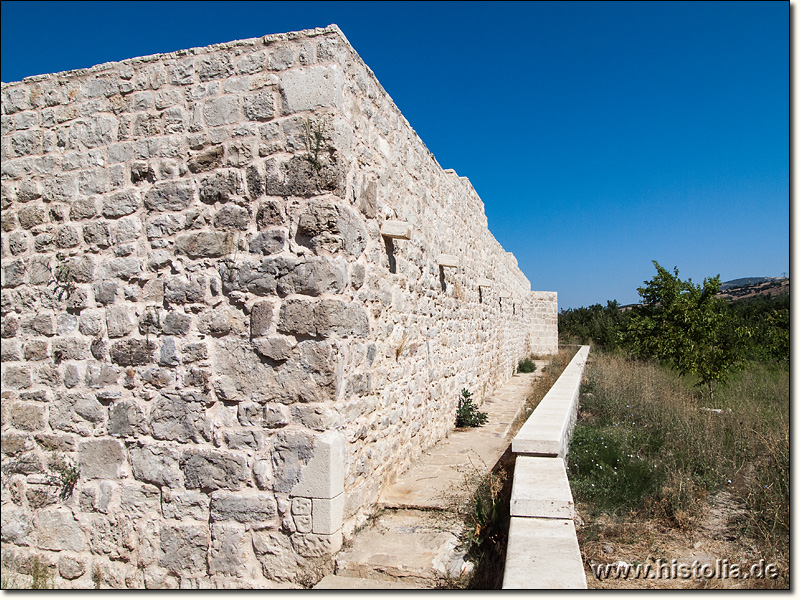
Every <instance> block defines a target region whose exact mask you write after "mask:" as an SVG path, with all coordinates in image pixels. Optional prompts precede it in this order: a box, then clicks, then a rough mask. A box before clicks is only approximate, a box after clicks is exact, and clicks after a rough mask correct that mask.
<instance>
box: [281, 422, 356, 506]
mask: <svg viewBox="0 0 800 600" xmlns="http://www.w3.org/2000/svg"><path fill="white" fill-rule="evenodd" d="M276 448H277V443H276ZM304 452H305V454H304V455H308V450H305V451H304ZM344 470H345V439H344V436H343V435H342V434H341V433H339V432H338V431H326V432H324V433H322V434H319V435H316V436H314V438H313V446H312V448H311V452H310V457H309V458H308V461H307V462H305V463H304V464H303V465H302V468H300V469H299V476H298V478H297V483H295V484H294V485H293V486H292V488H291V490H290V494H291V495H292V496H303V497H306V498H322V499H332V498H336V497H337V496H339V495H340V494H342V493H343V492H344ZM321 510H322V509H321ZM320 514H321V513H320Z"/></svg>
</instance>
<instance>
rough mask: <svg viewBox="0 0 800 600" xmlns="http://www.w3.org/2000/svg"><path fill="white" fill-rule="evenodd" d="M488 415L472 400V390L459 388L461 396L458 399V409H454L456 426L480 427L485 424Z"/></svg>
mask: <svg viewBox="0 0 800 600" xmlns="http://www.w3.org/2000/svg"><path fill="white" fill-rule="evenodd" d="M488 420H489V416H488V415H487V414H486V413H485V412H480V411H479V410H478V407H477V406H475V404H474V403H473V402H472V392H470V391H468V390H466V389H463V390H461V398H459V399H458V409H457V410H456V427H480V426H481V425H485V424H486V422H487V421H488Z"/></svg>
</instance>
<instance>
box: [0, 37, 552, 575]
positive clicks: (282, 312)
mask: <svg viewBox="0 0 800 600" xmlns="http://www.w3.org/2000/svg"><path fill="white" fill-rule="evenodd" d="M2 288H3V289H2V386H3V392H2V565H3V572H4V574H5V573H21V574H28V575H30V573H31V571H32V569H33V565H34V560H36V561H38V563H39V564H40V565H43V566H45V567H47V568H49V572H50V573H52V574H53V576H54V583H55V585H56V586H57V587H93V586H94V585H95V584H99V585H102V586H103V587H106V586H110V587H117V588H119V587H143V586H144V587H177V586H181V587H208V586H218V587H225V586H228V587H243V586H252V587H270V586H273V585H280V584H292V585H294V584H297V583H302V582H305V581H310V580H312V579H313V578H314V577H315V576H316V575H315V574H319V573H320V572H322V571H324V570H325V569H326V568H329V566H330V561H329V557H330V555H331V553H332V552H335V551H336V550H337V549H338V548H339V547H340V545H341V543H342V539H343V538H346V537H347V536H348V535H350V534H351V533H352V531H353V529H354V528H356V527H357V526H359V525H361V524H363V523H364V521H365V519H366V516H367V515H368V513H369V512H370V510H371V507H372V506H373V505H374V503H375V501H376V500H377V498H378V495H379V493H380V491H381V489H382V488H383V487H384V486H385V485H386V484H387V483H388V482H390V481H391V479H392V478H393V477H394V476H395V475H396V474H397V473H399V472H401V471H402V470H403V469H405V468H406V467H407V466H408V465H409V464H410V463H411V461H412V460H413V459H414V458H416V457H417V456H419V454H420V453H421V452H422V451H424V450H425V449H426V448H427V447H429V446H430V445H432V444H434V443H435V442H436V441H438V440H439V439H441V438H442V437H444V436H446V435H447V433H448V432H449V431H450V430H452V428H453V423H454V413H455V408H456V404H457V395H458V392H459V390H460V389H461V388H468V389H470V390H471V391H473V392H474V393H475V395H476V398H477V399H478V400H479V401H481V400H482V399H484V398H485V397H486V396H487V395H489V394H490V393H491V392H492V391H493V390H494V389H495V388H496V387H497V386H499V385H500V384H502V383H503V382H504V381H506V380H507V379H508V378H509V377H510V376H511V375H512V373H513V371H514V367H515V365H516V362H517V361H518V360H519V359H520V358H521V357H523V356H525V355H526V354H528V353H531V352H533V353H539V354H546V353H550V352H553V351H555V349H556V346H557V331H556V312H557V308H556V306H557V302H556V295H555V293H552V292H531V291H530V283H529V282H528V280H527V279H526V277H525V276H524V275H523V273H522V272H521V271H520V270H519V268H518V267H517V264H516V260H515V259H514V257H513V256H512V255H511V254H510V253H507V252H505V251H504V250H503V248H502V247H501V246H500V245H499V244H498V242H497V241H496V240H495V239H494V237H493V236H492V234H491V233H490V232H489V230H488V228H487V221H486V216H485V214H484V210H483V203H482V202H481V200H480V198H479V197H478V196H477V194H476V193H475V191H474V189H473V188H472V186H471V185H470V183H469V182H468V181H467V180H466V179H465V178H461V177H458V176H457V175H456V174H455V172H454V171H451V170H442V169H441V167H440V166H439V165H438V164H437V162H436V160H435V159H434V158H433V156H432V155H431V154H430V152H429V151H428V150H427V149H426V147H425V145H424V144H423V143H422V141H421V140H420V139H419V137H418V136H417V135H416V134H415V133H414V131H413V129H412V128H411V127H410V126H409V124H408V123H407V122H406V120H405V119H404V117H403V116H402V114H401V113H400V112H399V110H398V109H397V107H396V106H395V105H394V103H393V102H392V100H391V99H390V98H389V96H388V95H387V94H386V92H385V91H384V90H383V88H382V87H381V86H380V84H379V83H378V82H377V80H376V79H375V77H374V75H373V74H372V72H371V71H370V70H369V69H368V68H367V67H366V66H365V65H364V63H363V62H362V61H361V59H360V58H359V57H358V55H357V54H356V53H355V51H354V50H353V49H352V47H351V46H350V45H349V43H348V42H347V40H346V39H345V38H344V36H343V35H342V33H341V32H340V31H339V30H338V28H336V27H335V26H331V27H328V28H325V29H317V30H309V31H304V32H298V33H291V34H282V35H272V36H267V37H265V38H259V39H253V40H245V41H239V42H232V43H229V44H220V45H215V46H209V47H207V48H201V49H193V50H186V51H180V52H175V53H171V54H165V55H157V56H150V57H144V58H137V59H132V60H126V61H122V62H119V63H109V64H104V65H99V66H97V67H93V68H91V69H86V70H80V71H72V72H67V73H59V74H55V75H43V76H37V77H32V78H27V79H25V80H24V81H22V82H19V83H12V84H3V87H2Z"/></svg>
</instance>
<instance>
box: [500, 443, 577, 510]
mask: <svg viewBox="0 0 800 600" xmlns="http://www.w3.org/2000/svg"><path fill="white" fill-rule="evenodd" d="M511 516H512V517H538V518H544V519H572V518H574V517H575V503H574V502H573V501H572V491H571V490H570V489H569V481H568V480H567V470H566V467H565V465H564V461H563V460H561V459H560V458H545V457H541V456H518V457H517V462H516V465H515V467H514V485H513V490H512V492H511Z"/></svg>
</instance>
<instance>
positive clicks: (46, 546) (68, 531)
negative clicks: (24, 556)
mask: <svg viewBox="0 0 800 600" xmlns="http://www.w3.org/2000/svg"><path fill="white" fill-rule="evenodd" d="M3 512H5V511H3ZM34 522H35V525H36V545H37V546H38V547H39V548H41V549H43V550H55V551H62V550H70V551H72V552H82V551H83V550H84V549H85V548H86V537H85V535H84V533H83V531H82V530H81V527H80V525H79V524H78V522H77V521H76V520H75V517H74V516H73V514H72V511H71V510H69V509H68V508H46V509H43V510H41V511H39V512H38V513H37V515H36V518H35V521H34Z"/></svg>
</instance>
